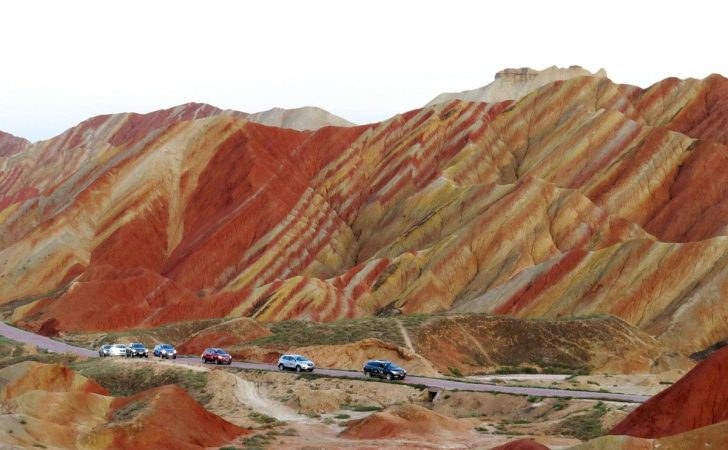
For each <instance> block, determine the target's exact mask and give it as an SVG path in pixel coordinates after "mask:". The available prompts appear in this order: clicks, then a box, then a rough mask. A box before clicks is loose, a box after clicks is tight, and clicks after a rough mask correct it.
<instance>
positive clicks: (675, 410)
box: [610, 348, 728, 438]
mask: <svg viewBox="0 0 728 450" xmlns="http://www.w3.org/2000/svg"><path fill="white" fill-rule="evenodd" d="M727 375H728V348H724V349H722V350H719V351H717V352H715V353H714V354H713V355H711V356H710V357H709V358H708V359H706V360H705V361H703V362H701V363H700V364H698V365H697V366H696V367H695V368H694V369H693V370H691V371H690V372H689V373H688V374H687V375H685V376H684V377H683V378H681V379H680V380H679V381H678V382H677V383H675V384H674V385H673V386H671V387H670V388H668V389H666V390H664V391H663V392H661V393H660V394H658V395H656V396H654V397H652V398H651V399H649V400H648V401H647V402H646V403H644V404H643V405H641V406H640V407H639V408H637V409H636V410H634V411H633V412H632V413H631V414H630V415H629V416H628V417H627V418H626V419H625V420H624V421H622V422H621V423H619V424H618V425H617V426H616V427H614V429H612V431H611V432H610V433H611V434H615V435H620V434H622V435H629V436H635V437H643V438H660V437H664V436H671V435H674V434H678V433H683V432H687V431H691V430H695V429H697V428H701V427H705V426H708V425H713V424H716V423H719V422H722V421H725V420H728V376H727Z"/></svg>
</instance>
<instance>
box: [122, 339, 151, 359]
mask: <svg viewBox="0 0 728 450" xmlns="http://www.w3.org/2000/svg"><path fill="white" fill-rule="evenodd" d="M126 356H127V357H128V358H134V357H136V356H138V357H140V358H149V350H147V348H146V347H145V346H144V344H142V343H141V342H132V343H131V344H129V345H128V346H127V347H126Z"/></svg>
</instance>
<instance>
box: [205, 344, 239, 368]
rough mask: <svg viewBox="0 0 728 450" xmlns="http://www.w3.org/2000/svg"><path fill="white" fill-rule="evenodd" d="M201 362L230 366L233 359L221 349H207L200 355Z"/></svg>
mask: <svg viewBox="0 0 728 450" xmlns="http://www.w3.org/2000/svg"><path fill="white" fill-rule="evenodd" d="M202 362H203V363H209V362H213V363H215V364H227V365H230V363H232V362H233V357H232V356H230V353H228V352H226V351H225V350H223V349H221V348H208V349H205V351H204V352H203V353H202Z"/></svg>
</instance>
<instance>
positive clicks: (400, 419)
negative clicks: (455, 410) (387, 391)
mask: <svg viewBox="0 0 728 450" xmlns="http://www.w3.org/2000/svg"><path fill="white" fill-rule="evenodd" d="M472 432H473V431H472V429H471V427H470V425H469V424H466V423H463V422H459V421H458V420H455V419H452V418H450V417H446V416H442V415H440V414H438V413H436V412H433V411H431V410H429V409H427V408H423V407H422V406H418V405H414V404H405V405H398V406H392V407H390V408H387V409H386V410H384V411H382V412H377V413H374V414H372V415H370V416H368V417H366V418H364V419H361V420H352V421H351V422H349V424H348V425H347V428H346V430H344V431H343V432H342V433H341V434H342V436H344V437H348V438H357V439H382V438H414V439H419V440H422V439H427V438H428V437H429V438H436V437H443V436H457V435H459V434H466V433H472Z"/></svg>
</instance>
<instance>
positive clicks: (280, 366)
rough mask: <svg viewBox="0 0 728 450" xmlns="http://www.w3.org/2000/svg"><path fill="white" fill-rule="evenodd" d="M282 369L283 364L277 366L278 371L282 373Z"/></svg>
mask: <svg viewBox="0 0 728 450" xmlns="http://www.w3.org/2000/svg"><path fill="white" fill-rule="evenodd" d="M283 369H285V367H283V364H278V370H280V371H281V372H283Z"/></svg>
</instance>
